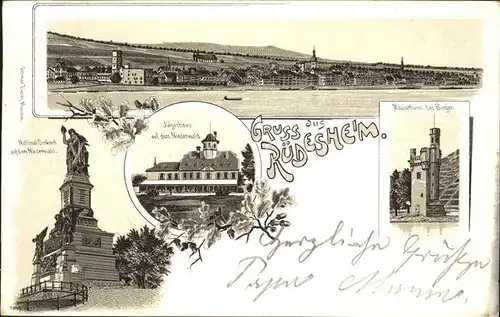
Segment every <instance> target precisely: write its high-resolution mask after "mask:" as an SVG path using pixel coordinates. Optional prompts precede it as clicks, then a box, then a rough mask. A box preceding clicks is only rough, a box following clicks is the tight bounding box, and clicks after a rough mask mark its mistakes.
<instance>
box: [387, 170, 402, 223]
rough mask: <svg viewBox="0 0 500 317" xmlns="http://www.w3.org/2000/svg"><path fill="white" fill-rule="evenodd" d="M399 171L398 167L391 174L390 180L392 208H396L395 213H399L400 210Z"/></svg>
mask: <svg viewBox="0 0 500 317" xmlns="http://www.w3.org/2000/svg"><path fill="white" fill-rule="evenodd" d="M398 180H399V171H398V170H397V169H396V170H394V171H393V172H392V174H391V182H390V193H389V196H390V208H391V209H392V210H394V213H395V215H396V216H397V215H398V211H399V202H400V198H399V194H398V185H399V181H398Z"/></svg>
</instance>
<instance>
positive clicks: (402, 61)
mask: <svg viewBox="0 0 500 317" xmlns="http://www.w3.org/2000/svg"><path fill="white" fill-rule="evenodd" d="M403 70H405V61H404V59H403V56H401V71H403Z"/></svg>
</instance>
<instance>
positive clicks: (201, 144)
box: [126, 102, 294, 266]
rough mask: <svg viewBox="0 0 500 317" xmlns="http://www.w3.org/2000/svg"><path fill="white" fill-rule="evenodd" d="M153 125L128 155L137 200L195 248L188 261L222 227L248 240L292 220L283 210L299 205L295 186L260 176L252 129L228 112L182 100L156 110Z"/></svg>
mask: <svg viewBox="0 0 500 317" xmlns="http://www.w3.org/2000/svg"><path fill="white" fill-rule="evenodd" d="M192 113H197V114H198V116H197V117H193V116H192V115H191V114H192ZM149 124H150V129H148V131H146V132H145V133H144V135H143V136H142V139H141V140H140V141H138V142H136V143H135V144H134V146H133V147H131V148H130V149H129V151H128V153H127V162H126V164H127V166H126V177H127V178H128V180H129V181H130V183H129V182H127V183H128V184H129V186H130V185H132V188H133V189H132V193H131V195H133V196H132V197H131V198H132V201H133V202H134V203H135V204H136V206H137V207H138V208H139V209H140V210H144V211H145V213H146V217H152V218H153V219H154V221H155V222H157V223H158V225H159V230H160V231H159V232H160V235H161V236H162V237H163V238H164V239H167V240H168V241H170V242H171V243H174V244H175V245H176V246H177V247H178V248H179V250H180V251H184V250H189V251H191V255H190V258H191V257H193V259H194V260H193V262H192V263H191V265H190V266H192V265H194V264H195V263H197V262H198V261H201V260H202V255H201V251H200V250H201V248H202V246H205V247H206V248H210V246H211V245H212V244H214V243H215V242H217V241H218V240H220V239H221V233H226V234H227V236H228V237H229V238H230V239H235V240H238V239H240V238H243V237H246V238H247V241H248V239H249V238H250V234H251V233H252V232H253V231H254V230H255V231H262V232H265V233H266V234H267V235H268V237H270V238H273V237H274V234H275V233H278V230H279V229H281V230H283V229H284V228H285V227H288V226H290V222H289V221H288V219H285V218H286V217H287V215H286V213H284V212H282V211H283V209H284V208H286V207H287V206H290V205H293V204H294V199H293V197H292V196H291V195H290V193H289V189H288V188H284V189H281V190H277V191H276V190H272V188H271V187H270V186H269V184H268V183H267V182H266V181H265V180H263V179H261V170H260V165H261V164H260V155H258V154H259V153H258V150H257V149H256V147H255V145H254V143H253V141H252V139H251V137H250V131H249V130H248V129H247V127H246V126H245V125H244V124H243V123H242V122H241V121H240V120H239V119H238V118H236V117H234V116H233V115H232V114H231V113H229V112H228V111H227V110H224V109H222V108H220V107H218V106H215V105H212V104H208V103H202V102H183V103H178V104H174V105H170V106H169V107H167V108H165V109H163V110H161V111H159V112H157V113H155V114H154V115H153V116H151V117H150V121H149ZM215 129H217V131H216V130H215ZM251 144H252V145H251ZM254 151H255V153H256V154H255V155H254ZM148 156H149V158H150V160H151V163H149V164H148V162H144V159H145V158H148ZM158 158H163V159H169V160H168V161H159V160H158ZM173 159H177V160H176V161H173ZM140 166H144V167H147V168H142V169H139V168H140ZM129 172H131V173H130V174H129ZM130 192H131V190H130V187H129V193H130ZM193 255H196V257H194V256H193Z"/></svg>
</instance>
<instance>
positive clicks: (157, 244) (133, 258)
mask: <svg viewBox="0 0 500 317" xmlns="http://www.w3.org/2000/svg"><path fill="white" fill-rule="evenodd" d="M113 251H114V253H115V254H117V255H118V258H117V260H116V268H117V269H118V273H119V277H120V280H121V281H124V282H125V283H126V284H127V285H132V284H135V285H137V286H138V287H139V288H157V287H158V286H159V285H160V284H161V283H162V281H163V276H166V275H168V273H170V271H169V268H170V265H171V263H170V259H171V257H172V255H173V254H174V250H173V248H172V247H170V246H169V245H168V244H167V243H166V242H165V240H163V239H159V238H157V237H156V231H155V229H149V228H148V226H146V225H144V227H142V228H141V229H140V231H137V230H136V229H132V230H130V232H129V233H128V234H127V235H126V236H125V235H124V236H119V237H118V238H117V240H116V243H115V245H114V247H113Z"/></svg>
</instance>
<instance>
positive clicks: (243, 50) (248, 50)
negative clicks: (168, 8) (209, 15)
mask: <svg viewBox="0 0 500 317" xmlns="http://www.w3.org/2000/svg"><path fill="white" fill-rule="evenodd" d="M152 46H154V47H166V48H176V49H185V50H191V51H194V50H200V51H206V52H214V53H228V54H243V55H246V54H249V55H258V56H275V57H284V58H293V59H306V58H310V57H311V56H312V55H310V54H303V53H298V52H294V51H289V50H285V49H282V48H279V47H276V46H272V45H268V46H238V45H223V44H214V43H200V42H173V43H163V44H153V45H152Z"/></svg>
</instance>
